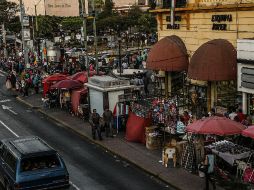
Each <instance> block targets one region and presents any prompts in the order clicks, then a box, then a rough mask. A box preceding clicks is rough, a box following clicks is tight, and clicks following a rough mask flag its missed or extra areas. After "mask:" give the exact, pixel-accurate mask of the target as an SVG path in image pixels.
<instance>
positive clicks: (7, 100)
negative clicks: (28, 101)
mask: <svg viewBox="0 0 254 190" xmlns="http://www.w3.org/2000/svg"><path fill="white" fill-rule="evenodd" d="M10 101H11V100H10V99H5V100H0V103H5V102H10Z"/></svg>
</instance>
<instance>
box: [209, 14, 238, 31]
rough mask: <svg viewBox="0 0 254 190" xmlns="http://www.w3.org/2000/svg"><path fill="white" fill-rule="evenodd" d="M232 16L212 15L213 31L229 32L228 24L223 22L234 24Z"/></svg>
mask: <svg viewBox="0 0 254 190" xmlns="http://www.w3.org/2000/svg"><path fill="white" fill-rule="evenodd" d="M232 20H233V19H232V15H231V14H229V15H212V19H211V21H212V22H213V27H212V30H227V24H225V23H223V24H221V22H232Z"/></svg>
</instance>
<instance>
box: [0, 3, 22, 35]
mask: <svg viewBox="0 0 254 190" xmlns="http://www.w3.org/2000/svg"><path fill="white" fill-rule="evenodd" d="M18 10H19V6H18V5H17V4H16V3H13V2H9V1H6V0H0V24H3V23H4V24H5V27H6V30H9V31H12V32H16V33H17V32H19V31H20V29H21V24H20V21H19V17H18V16H17V15H16V13H17V11H18Z"/></svg>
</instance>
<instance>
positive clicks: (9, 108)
mask: <svg viewBox="0 0 254 190" xmlns="http://www.w3.org/2000/svg"><path fill="white" fill-rule="evenodd" d="M2 108H3V110H8V111H9V112H11V113H13V114H14V115H18V114H17V113H16V112H15V111H13V110H12V109H11V108H12V107H9V106H6V105H2Z"/></svg>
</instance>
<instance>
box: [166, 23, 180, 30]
mask: <svg viewBox="0 0 254 190" xmlns="http://www.w3.org/2000/svg"><path fill="white" fill-rule="evenodd" d="M167 29H180V24H173V25H171V24H167Z"/></svg>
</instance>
